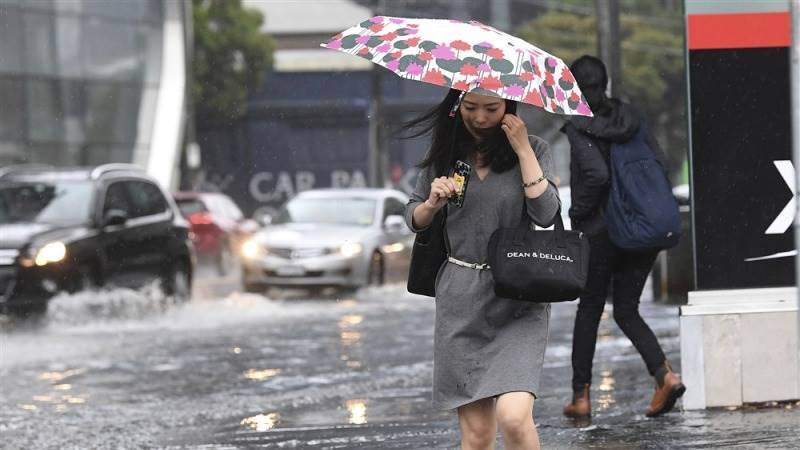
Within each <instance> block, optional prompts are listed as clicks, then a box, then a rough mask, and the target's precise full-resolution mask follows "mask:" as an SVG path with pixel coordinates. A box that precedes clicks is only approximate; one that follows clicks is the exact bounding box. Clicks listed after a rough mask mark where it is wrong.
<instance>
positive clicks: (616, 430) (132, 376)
mask: <svg viewBox="0 0 800 450" xmlns="http://www.w3.org/2000/svg"><path fill="white" fill-rule="evenodd" d="M574 309H575V305H573V304H564V305H555V306H554V308H553V321H552V323H551V327H550V329H551V345H550V347H549V348H548V353H547V357H546V361H545V364H546V365H545V379H544V381H543V383H542V386H543V392H542V393H541V396H540V397H541V398H540V399H539V400H538V401H537V404H536V420H537V423H538V425H539V432H540V435H541V437H542V444H543V448H546V449H551V448H564V449H567V448H603V449H652V448H753V449H763V448H797V443H798V442H800V432H798V428H799V427H798V425H800V405H796V404H784V405H780V406H779V407H772V408H766V409H752V408H750V409H743V410H735V411H728V410H714V411H700V412H695V411H691V412H674V413H671V414H669V415H667V416H665V417H663V418H660V419H656V420H653V419H647V418H646V417H645V416H644V410H645V409H646V407H647V405H648V403H649V400H650V395H651V394H652V389H653V387H652V381H651V380H650V379H649V377H648V376H647V374H646V371H645V368H644V364H643V363H642V361H641V359H640V357H639V356H638V354H637V353H636V352H635V350H634V349H633V347H632V346H631V345H630V344H629V342H628V341H627V339H625V337H624V336H623V335H622V334H621V332H619V330H618V329H617V328H616V326H615V324H614V323H613V320H611V319H610V314H611V311H610V307H609V309H608V311H607V312H606V315H607V316H608V317H605V318H604V321H603V323H602V324H601V331H600V333H601V338H600V340H599V342H598V352H597V357H596V369H595V377H596V382H595V386H593V392H592V399H593V405H594V408H595V414H594V417H593V423H591V424H589V423H584V424H575V423H573V422H571V421H569V420H567V419H565V418H563V417H562V416H561V408H562V406H563V403H564V402H565V401H566V400H567V398H568V396H569V379H570V376H571V370H570V367H569V358H570V335H571V331H572V320H573V317H574ZM433 312H434V310H433V301H432V300H430V299H428V298H422V297H415V296H411V295H409V294H407V293H406V292H405V289H404V286H402V285H394V286H388V287H382V288H374V289H366V290H362V291H360V292H358V293H356V294H345V295H330V296H327V297H325V298H312V297H309V296H305V295H302V293H301V294H298V295H294V296H293V297H292V298H285V299H277V298H275V297H274V296H260V295H252V294H240V293H237V292H235V290H234V288H233V287H232V286H226V285H220V284H213V283H206V284H205V285H204V284H202V283H201V284H200V286H199V287H198V289H197V294H196V298H195V299H194V300H193V301H192V302H190V303H188V304H184V305H169V304H167V302H165V301H164V299H163V298H160V296H159V294H158V293H157V292H151V293H150V294H149V295H142V294H138V293H133V292H124V291H112V292H101V293H87V294H79V295H75V296H72V297H60V298H58V299H56V300H55V301H54V302H53V304H52V308H51V310H50V311H49V312H48V315H47V316H46V317H45V318H44V319H43V320H42V321H41V322H39V323H17V322H9V321H5V322H4V323H2V324H1V325H0V358H1V362H2V364H1V365H0V379H1V380H2V390H0V406H1V407H2V408H1V409H0V435H2V442H3V445H2V446H3V448H9V449H26V450H27V449H30V450H36V449H89V448H91V449H106V448H108V449H118V448H125V449H133V448H161V449H184V448H202V449H233V448H298V449H301V448H302V449H345V448H363V449H427V448H432V449H445V448H455V447H457V444H458V430H457V423H456V420H455V417H454V415H453V414H451V413H447V412H444V413H443V412H438V411H433V410H432V409H431V407H430V400H429V399H430V378H431V371H432V338H433V329H432V327H433ZM643 315H644V316H645V319H646V320H648V322H649V323H650V324H651V325H652V327H653V329H654V331H655V332H656V334H657V335H658V336H659V338H660V339H661V342H662V345H663V346H664V349H665V352H666V353H667V356H668V358H669V359H670V360H671V361H673V362H674V363H675V364H676V365H677V363H679V361H680V358H679V356H678V353H677V352H678V349H679V345H678V336H677V333H678V331H677V330H678V318H677V309H676V308H675V307H670V306H662V305H654V304H652V303H645V304H644V305H643ZM689 389H691V386H689ZM499 448H502V447H501V446H499Z"/></svg>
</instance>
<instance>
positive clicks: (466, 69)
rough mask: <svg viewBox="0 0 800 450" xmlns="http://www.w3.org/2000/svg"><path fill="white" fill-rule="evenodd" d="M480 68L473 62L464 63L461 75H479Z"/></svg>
mask: <svg viewBox="0 0 800 450" xmlns="http://www.w3.org/2000/svg"><path fill="white" fill-rule="evenodd" d="M477 74H478V68H477V67H475V66H473V65H472V64H464V65H463V66H461V75H477Z"/></svg>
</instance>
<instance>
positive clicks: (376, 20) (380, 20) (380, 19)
mask: <svg viewBox="0 0 800 450" xmlns="http://www.w3.org/2000/svg"><path fill="white" fill-rule="evenodd" d="M383 19H385V17H383V16H375V17H373V18H371V19H369V21H370V22H372V23H383Z"/></svg>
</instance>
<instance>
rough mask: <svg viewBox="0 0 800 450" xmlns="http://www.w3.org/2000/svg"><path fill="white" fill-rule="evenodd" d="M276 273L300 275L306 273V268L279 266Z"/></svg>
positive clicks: (285, 275) (284, 275)
mask: <svg viewBox="0 0 800 450" xmlns="http://www.w3.org/2000/svg"><path fill="white" fill-rule="evenodd" d="M275 273H276V274H277V275H279V276H283V277H298V276H302V275H305V274H306V270H305V269H303V268H302V267H298V266H284V267H278V268H277V269H276V270H275Z"/></svg>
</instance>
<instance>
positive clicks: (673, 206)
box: [606, 126, 681, 250]
mask: <svg viewBox="0 0 800 450" xmlns="http://www.w3.org/2000/svg"><path fill="white" fill-rule="evenodd" d="M646 133H647V131H646V129H645V127H644V126H642V127H640V128H639V131H637V132H636V135H635V136H634V137H633V139H631V140H630V141H628V142H625V143H614V144H613V145H612V146H611V152H610V153H611V156H610V160H611V161H610V165H611V190H610V193H609V197H608V208H607V210H606V222H607V224H608V235H609V237H610V238H611V242H613V243H614V245H616V246H617V247H620V248H623V249H628V250H645V249H664V248H670V247H674V246H675V245H677V243H678V240H679V239H680V236H681V217H680V213H679V212H678V202H677V201H676V200H675V197H674V196H673V195H672V187H671V185H670V182H669V180H668V179H667V174H666V170H664V167H663V166H662V165H661V163H660V162H659V161H658V159H656V155H655V153H654V152H653V150H652V149H650V147H649V146H648V145H647V141H646V140H645V136H646Z"/></svg>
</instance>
